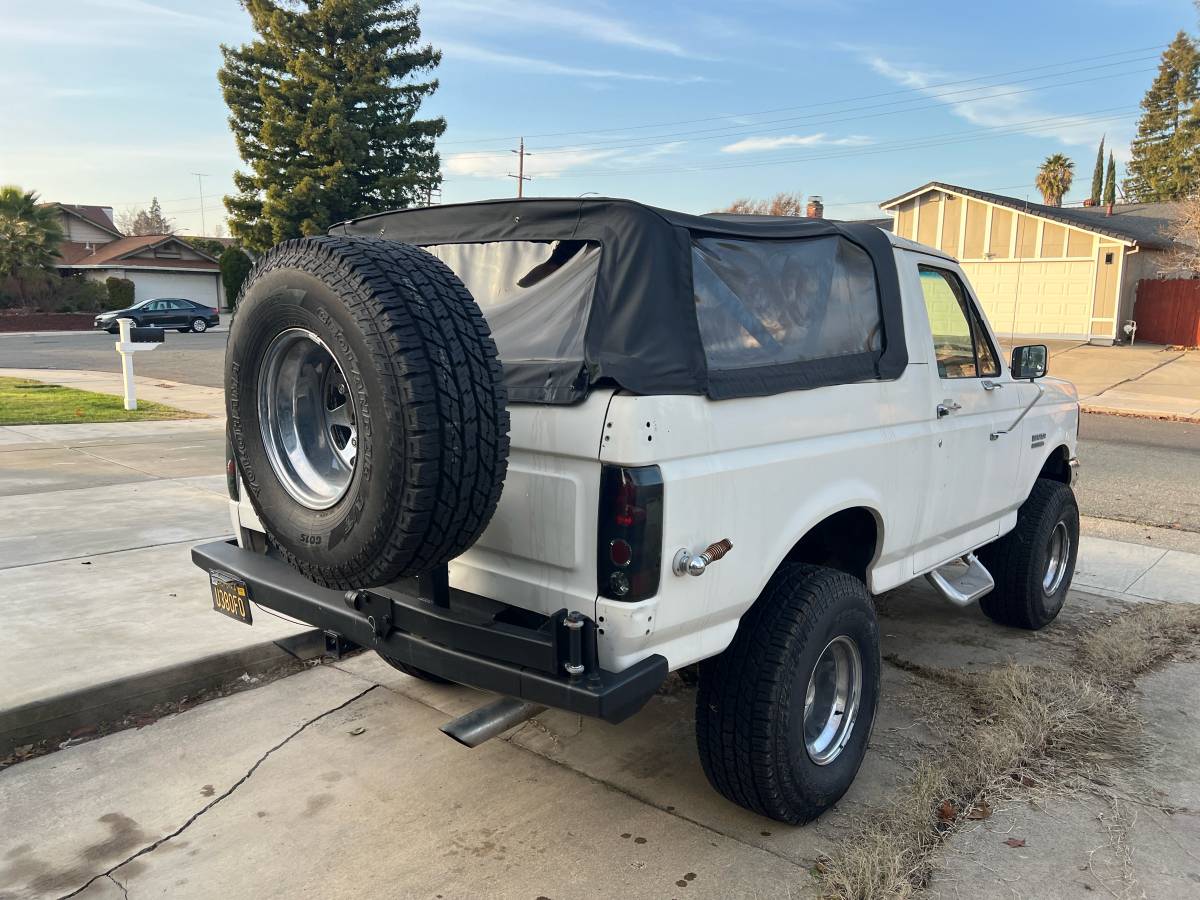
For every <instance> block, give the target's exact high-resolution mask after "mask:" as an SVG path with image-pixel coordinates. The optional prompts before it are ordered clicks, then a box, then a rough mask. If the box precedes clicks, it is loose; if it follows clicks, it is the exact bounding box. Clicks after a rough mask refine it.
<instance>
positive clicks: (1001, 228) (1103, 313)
mask: <svg viewBox="0 0 1200 900" xmlns="http://www.w3.org/2000/svg"><path fill="white" fill-rule="evenodd" d="M1173 206H1174V205H1173V204H1170V203H1140V204H1121V205H1118V206H1115V207H1113V209H1112V210H1111V211H1110V210H1108V209H1106V208H1105V207H1067V208H1063V207H1055V206H1045V205H1043V204H1041V203H1030V202H1028V201H1026V200H1020V199H1017V198H1015V197H1005V196H1003V195H1000V194H991V193H988V192H986V191H977V190H974V189H972V188H964V187H958V186H956V185H952V184H943V183H942V182H939V181H932V182H930V183H929V184H926V185H924V186H922V187H919V188H917V189H915V190H912V191H909V192H908V193H905V194H901V195H900V196H899V197H895V198H893V199H891V200H888V201H886V202H884V203H881V204H880V207H881V208H882V209H883V210H885V211H887V212H888V213H890V214H891V215H892V216H893V223H892V228H893V230H894V231H895V232H896V234H898V235H900V236H901V237H906V238H910V239H912V240H915V241H919V242H920V243H922V244H928V245H929V246H932V247H938V248H939V249H941V250H943V251H944V252H946V253H948V254H949V255H950V256H953V257H955V258H956V259H958V260H959V262H960V263H961V265H962V267H963V270H964V271H965V272H966V273H967V277H968V278H970V280H971V284H972V285H973V286H974V287H975V291H976V293H977V294H978V295H979V299H980V301H981V302H982V303H983V306H984V309H985V310H986V311H987V315H988V319H989V320H990V321H991V323H992V327H993V328H994V329H995V330H996V333H997V334H999V335H1001V336H1010V335H1011V336H1019V337H1041V338H1051V339H1058V338H1061V339H1076V340H1090V341H1092V342H1093V343H1104V344H1111V343H1112V342H1113V341H1114V340H1118V339H1121V338H1123V333H1122V331H1121V326H1122V325H1123V324H1124V323H1125V322H1126V321H1127V320H1128V319H1130V318H1133V302H1134V298H1135V296H1136V291H1137V283H1138V281H1140V280H1141V279H1143V278H1151V277H1154V276H1155V275H1156V274H1157V273H1158V271H1159V268H1160V265H1161V262H1162V257H1163V254H1164V252H1165V251H1168V250H1170V249H1171V241H1170V239H1169V238H1168V237H1166V236H1165V235H1164V234H1163V228H1164V227H1165V226H1166V225H1168V224H1169V223H1170V221H1171V218H1172V211H1173Z"/></svg>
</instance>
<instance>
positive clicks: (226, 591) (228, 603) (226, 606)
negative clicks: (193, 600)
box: [208, 572, 253, 625]
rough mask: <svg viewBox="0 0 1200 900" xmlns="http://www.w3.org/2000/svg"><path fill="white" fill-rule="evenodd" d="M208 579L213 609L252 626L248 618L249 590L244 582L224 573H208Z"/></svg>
mask: <svg viewBox="0 0 1200 900" xmlns="http://www.w3.org/2000/svg"><path fill="white" fill-rule="evenodd" d="M208 579H209V581H210V583H211V584H212V598H213V609H215V610H216V611H217V612H219V613H223V614H224V615H227V616H229V618H231V619H237V620H238V621H239V622H245V623H246V624H247V625H251V624H253V622H252V621H251V617H250V588H249V587H247V586H246V582H244V581H242V580H241V579H240V578H234V577H233V576H232V575H227V574H225V573H224V572H209V573H208Z"/></svg>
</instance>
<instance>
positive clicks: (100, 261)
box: [57, 234, 220, 271]
mask: <svg viewBox="0 0 1200 900" xmlns="http://www.w3.org/2000/svg"><path fill="white" fill-rule="evenodd" d="M170 243H177V244H180V245H182V246H184V247H187V248H188V249H189V250H191V251H192V252H194V253H196V254H198V255H199V256H202V257H203V259H160V258H150V257H136V256H133V255H132V254H134V253H138V252H140V251H143V250H151V249H153V248H155V247H161V246H163V245H164V244H170ZM59 255H60V257H61V259H60V261H59V262H58V263H57V265H58V266H59V267H60V268H79V267H81V266H108V267H112V268H129V269H136V268H143V267H144V268H172V269H211V270H213V271H218V270H219V269H220V264H219V263H218V262H217V261H216V260H215V259H213V258H212V257H211V256H209V255H208V254H207V253H205V252H204V251H203V250H197V249H196V248H195V247H192V246H190V245H188V244H185V243H184V242H183V241H181V240H180V239H179V238H177V237H175V236H174V235H170V234H139V235H134V236H132V237H123V238H120V239H118V240H115V241H109V242H108V243H107V244H81V243H79V242H78V241H64V242H63V243H62V244H61V245H60V246H59Z"/></svg>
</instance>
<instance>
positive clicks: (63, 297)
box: [0, 269, 108, 313]
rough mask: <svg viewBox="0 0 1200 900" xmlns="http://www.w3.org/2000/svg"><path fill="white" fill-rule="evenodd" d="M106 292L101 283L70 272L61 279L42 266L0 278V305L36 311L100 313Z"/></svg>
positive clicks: (105, 298)
mask: <svg viewBox="0 0 1200 900" xmlns="http://www.w3.org/2000/svg"><path fill="white" fill-rule="evenodd" d="M107 299H108V292H107V291H106V290H105V288H104V285H102V284H100V283H99V282H96V281H91V280H90V279H87V278H84V277H83V276H82V275H73V276H70V277H68V278H63V277H61V276H59V275H58V274H57V273H55V272H49V271H46V270H45V269H23V270H21V271H20V272H16V273H14V274H12V275H9V276H8V277H7V278H4V279H3V280H2V281H0V307H6V308H15V309H26V310H30V311H36V312H47V313H59V312H99V311H100V310H102V309H104V308H105V303H106V301H107Z"/></svg>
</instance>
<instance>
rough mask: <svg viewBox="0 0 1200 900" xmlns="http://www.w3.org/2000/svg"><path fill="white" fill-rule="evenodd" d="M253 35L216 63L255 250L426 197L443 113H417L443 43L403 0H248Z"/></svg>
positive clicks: (241, 205)
mask: <svg viewBox="0 0 1200 900" xmlns="http://www.w3.org/2000/svg"><path fill="white" fill-rule="evenodd" d="M242 5H243V6H244V7H245V9H246V11H247V12H248V13H249V14H250V20H251V24H252V25H253V27H254V30H255V32H256V33H257V38H256V39H255V40H253V41H251V42H250V43H247V44H243V45H241V46H240V47H229V46H225V45H222V46H221V53H222V55H223V56H224V64H223V65H222V66H221V69H220V71H219V72H218V74H217V78H218V80H219V81H220V84H221V91H222V93H223V94H224V97H225V103H226V104H227V105H228V107H229V111H230V117H229V124H230V127H231V128H232V130H233V135H234V139H235V141H236V143H237V148H238V153H239V154H240V155H241V157H242V159H243V160H244V161H245V163H246V168H247V170H246V171H238V172H236V173H234V178H233V180H234V185H235V186H236V188H237V191H238V193H237V194H236V195H234V196H229V197H226V198H225V208H226V209H227V210H228V211H229V219H230V221H229V226H230V231H231V232H232V233H233V235H234V236H235V237H237V238H238V239H239V241H240V242H241V243H242V244H243V245H244V246H245V247H247V248H248V249H250V250H257V251H263V250H266V249H267V248H269V247H271V246H272V245H273V244H276V243H278V242H279V241H282V240H286V239H288V238H292V237H297V236H300V235H305V234H319V233H321V232H324V231H325V230H326V229H327V228H328V227H329V226H330V225H332V224H334V223H336V222H339V221H342V220H343V219H347V218H352V217H354V216H358V215H362V214H364V213H367V212H372V211H376V210H381V209H389V208H397V207H399V208H403V207H407V206H410V205H413V204H414V203H416V202H418V201H421V202H423V201H424V198H425V197H426V195H427V192H428V191H430V190H432V189H434V188H436V187H437V185H438V184H439V183H440V182H441V174H440V163H439V159H438V154H437V152H436V150H435V148H434V142H435V140H436V139H437V138H438V137H440V136H441V135H442V133H443V132H444V131H445V130H446V122H445V119H442V118H426V119H419V118H417V114H418V112H419V110H420V106H421V102H422V100H424V99H425V98H426V97H428V96H430V95H431V94H432V93H433V92H434V91H435V90H437V86H438V83H437V80H436V79H433V78H430V77H428V75H429V73H430V72H431V71H432V70H433V69H434V68H435V67H436V66H437V64H438V63H439V62H440V61H441V53H440V52H439V51H436V50H434V49H433V47H431V46H430V45H428V44H425V45H423V46H422V45H420V43H419V42H420V39H421V29H420V26H419V25H418V23H417V13H418V8H417V7H416V5H414V4H411V3H409V2H406V0H305V2H304V3H294V2H291V0H242Z"/></svg>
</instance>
